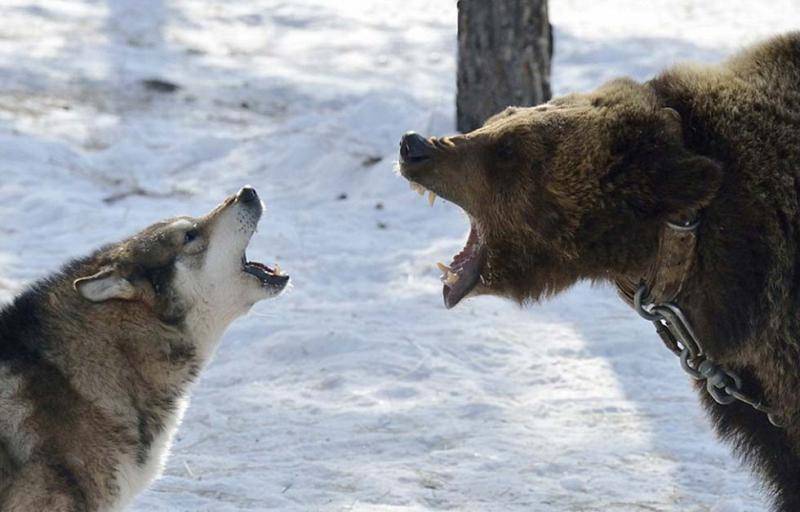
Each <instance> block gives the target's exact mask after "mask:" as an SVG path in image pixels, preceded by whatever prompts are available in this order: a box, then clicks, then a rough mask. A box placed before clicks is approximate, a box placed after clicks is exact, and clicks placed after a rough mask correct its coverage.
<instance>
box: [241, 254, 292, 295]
mask: <svg viewBox="0 0 800 512" xmlns="http://www.w3.org/2000/svg"><path fill="white" fill-rule="evenodd" d="M242 271H243V272H246V273H248V274H250V275H252V276H255V277H257V278H258V280H259V281H261V284H262V285H264V286H273V287H280V288H282V287H283V286H285V285H286V283H287V282H288V281H289V275H288V274H284V273H283V272H281V267H280V266H279V265H278V264H275V267H274V268H273V267H269V266H267V265H265V264H263V263H259V262H257V261H247V255H246V254H242Z"/></svg>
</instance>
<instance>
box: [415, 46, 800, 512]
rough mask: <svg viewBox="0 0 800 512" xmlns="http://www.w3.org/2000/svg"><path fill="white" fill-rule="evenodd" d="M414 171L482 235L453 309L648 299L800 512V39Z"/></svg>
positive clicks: (486, 137)
mask: <svg viewBox="0 0 800 512" xmlns="http://www.w3.org/2000/svg"><path fill="white" fill-rule="evenodd" d="M400 172H401V174H402V175H403V176H404V177H405V178H407V179H408V180H409V181H410V182H411V184H412V188H415V189H417V190H418V191H420V192H424V191H425V190H427V191H430V193H431V194H433V196H432V198H433V197H435V196H436V195H438V196H441V197H443V198H444V199H446V200H448V201H451V202H453V203H455V204H457V205H458V206H460V207H461V208H462V209H463V210H464V211H465V212H466V213H467V215H468V217H469V219H470V221H471V224H472V229H471V232H470V235H469V238H468V240H467V243H466V246H465V248H464V249H463V251H461V252H460V253H459V254H458V255H456V256H455V257H454V259H453V262H452V263H451V264H450V265H440V266H441V268H442V270H443V272H444V274H445V275H444V276H443V281H444V301H445V305H446V306H447V307H448V308H449V307H453V306H455V305H456V304H458V302H459V301H460V300H462V299H463V298H464V297H466V296H471V295H478V294H494V295H501V296H506V297H510V298H513V299H515V300H517V301H519V302H520V303H524V302H529V301H536V300H539V299H541V298H543V297H547V296H551V295H553V294H556V293H558V292H560V291H562V290H564V289H566V288H567V287H569V286H570V285H572V284H573V283H575V282H576V281H579V280H583V279H589V280H593V281H610V282H614V283H617V284H618V286H619V287H620V289H621V291H623V292H624V294H625V295H626V296H627V298H628V299H630V300H631V302H633V299H634V291H635V292H637V293H636V294H635V299H636V305H637V307H638V309H639V311H640V313H641V314H642V315H643V316H646V317H648V318H649V319H651V320H655V323H656V325H657V327H659V329H660V331H661V332H660V334H661V335H662V337H663V338H664V339H665V341H666V342H667V343H668V345H669V346H670V348H672V349H673V350H675V351H676V353H682V354H683V355H684V358H683V362H684V363H685V364H686V366H687V367H688V368H687V371H690V373H691V372H694V375H695V376H696V378H698V379H701V380H698V389H699V390H700V391H701V396H702V400H703V402H704V404H705V406H706V407H707V408H708V411H709V413H710V416H711V418H712V420H713V423H714V425H715V427H716V430H717V432H718V433H719V435H720V436H721V437H722V438H723V439H725V440H727V441H728V442H730V443H731V444H732V445H733V447H734V448H735V449H736V451H737V453H738V454H740V455H741V456H742V457H743V458H744V459H745V460H746V461H747V462H748V463H749V464H750V465H752V466H753V467H754V468H755V469H756V470H758V472H759V473H760V474H761V475H762V476H763V477H764V478H765V479H766V481H767V483H768V484H769V487H770V488H771V490H772V491H773V493H774V497H775V506H776V510H780V511H784V512H788V511H798V510H800V423H798V418H799V416H800V247H799V246H798V244H799V243H800V216H798V206H799V205H798V200H799V199H800V32H798V33H791V34H788V35H785V36H781V37H776V38H774V39H771V40H769V41H767V42H765V43H763V44H759V45H757V46H755V47H752V48H750V49H748V50H746V51H744V52H742V53H740V54H739V55H737V56H735V57H733V58H732V59H730V60H728V61H727V62H725V63H723V64H720V65H713V66H700V65H681V66H677V67H674V68H672V69H669V70H667V71H665V72H663V73H662V74H660V75H659V76H657V77H656V78H654V79H652V80H650V81H648V82H645V83H637V82H635V81H633V80H629V79H618V80H614V81H612V82H610V83H607V84H605V85H603V86H602V87H600V88H599V89H598V90H596V91H594V92H591V93H587V94H570V95H567V96H564V97H561V98H557V99H554V100H552V101H550V102H548V103H546V104H544V105H540V106H536V107H530V108H513V107H511V108H508V109H506V110H505V111H504V112H502V113H500V114H498V115H496V116H494V117H492V118H490V119H489V120H488V121H487V122H486V124H485V125H484V126H483V127H482V128H480V129H478V130H475V131H473V132H471V133H468V134H465V135H458V136H453V137H443V138H430V139H425V138H423V137H421V136H419V135H417V134H414V133H408V134H406V135H405V136H404V137H403V139H402V141H401V148H400ZM654 281H656V282H654ZM658 281H660V282H658ZM670 308H672V309H670ZM667 310H669V311H667ZM659 311H660V312H663V314H664V315H666V316H663V315H662V316H659V315H657V314H655V313H658V312H659ZM670 311H672V316H670V314H668V313H670ZM695 342H696V344H697V346H694V347H692V345H693V344H694V343H695ZM706 378H707V380H703V379H706ZM707 387H708V389H709V390H710V393H707V392H706V389H707ZM739 399H743V400H744V401H741V400H739ZM747 402H749V403H747ZM723 404H724V405H723ZM767 413H769V414H767Z"/></svg>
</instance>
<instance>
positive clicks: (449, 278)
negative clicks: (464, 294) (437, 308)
mask: <svg viewBox="0 0 800 512" xmlns="http://www.w3.org/2000/svg"><path fill="white" fill-rule="evenodd" d="M459 277H460V276H459V275H458V274H456V273H455V272H447V275H446V276H445V278H444V282H445V284H446V285H448V286H450V287H453V286H455V284H456V283H457V282H458V278H459Z"/></svg>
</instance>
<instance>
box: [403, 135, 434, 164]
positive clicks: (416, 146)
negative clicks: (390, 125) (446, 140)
mask: <svg viewBox="0 0 800 512" xmlns="http://www.w3.org/2000/svg"><path fill="white" fill-rule="evenodd" d="M433 149H434V147H433V144H431V143H430V142H428V141H427V140H426V139H425V137H423V136H422V135H420V134H418V133H414V132H408V133H406V134H405V135H403V138H402V139H400V160H402V161H403V162H418V161H420V160H427V159H428V158H430V157H431V155H432V153H433Z"/></svg>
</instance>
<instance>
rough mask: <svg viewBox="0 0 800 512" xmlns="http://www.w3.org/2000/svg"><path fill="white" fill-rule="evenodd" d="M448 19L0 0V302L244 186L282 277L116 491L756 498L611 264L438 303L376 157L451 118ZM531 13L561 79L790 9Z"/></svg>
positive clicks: (607, 6) (348, 5)
mask: <svg viewBox="0 0 800 512" xmlns="http://www.w3.org/2000/svg"><path fill="white" fill-rule="evenodd" d="M455 16H456V6H455V2H454V1H452V0H438V1H433V0H406V1H404V2H397V1H392V0H374V1H333V0H291V1H278V0H271V1H269V0H261V1H253V0H225V1H224V2H219V1H213V0H170V1H167V0H106V1H99V0H93V1H85V2H79V1H67V0H48V1H47V2H32V1H23V0H3V2H2V5H0V19H2V20H3V23H2V24H0V147H2V158H0V176H2V182H0V292H1V293H2V296H3V297H4V298H5V299H8V298H10V297H11V296H12V295H13V293H14V292H15V291H17V290H19V288H20V287H21V286H24V284H25V283H27V282H30V281H31V280H33V279H35V278H37V277H40V276H43V275H45V274H46V273H48V272H50V271H51V270H53V269H55V268H56V267H57V266H59V265H60V264H61V263H62V262H64V261H65V260H67V259H68V258H70V257H72V256H77V255H81V254H84V253H86V252H88V251H89V250H91V249H92V248H94V247H96V246H97V245H98V244H100V243H103V242H107V241H112V240H116V239H119V238H122V237H124V236H126V235H127V234H130V233H132V232H134V231H136V230H138V229H140V228H141V227H143V226H145V225H147V224H149V223H150V222H152V221H155V220H157V219H159V218H162V217H166V216H170V215H174V214H177V213H189V214H199V213H202V212H204V211H206V210H207V209H209V208H211V207H212V206H213V205H214V204H216V202H218V201H219V200H220V199H221V198H222V197H223V196H225V195H226V194H228V193H230V192H232V191H235V190H236V189H238V188H239V187H240V186H242V185H244V184H246V183H250V184H252V185H254V186H255V187H257V188H258V190H259V192H260V193H261V194H262V196H263V197H265V198H266V200H267V203H268V216H267V218H266V219H265V220H264V221H263V223H262V226H261V231H260V233H259V234H258V235H257V236H256V238H255V239H254V242H253V245H252V246H251V250H250V255H251V256H252V257H254V258H259V259H264V260H278V261H280V263H281V265H282V266H283V268H285V269H286V270H287V271H289V272H290V273H291V274H292V276H293V282H294V288H293V290H292V291H291V292H290V293H288V294H286V295H285V296H283V297H282V298H280V299H278V300H275V301H267V302H264V303H261V304H259V305H258V306H257V307H256V308H255V309H254V310H253V312H252V313H251V314H250V315H249V316H248V317H246V318H244V319H241V320H240V321H238V322H237V323H236V324H235V325H234V326H233V327H232V328H231V329H230V331H229V332H228V334H227V336H226V339H225V341H224V344H223V345H222V347H221V349H220V351H219V352H218V355H217V358H216V360H215V361H214V363H213V364H212V365H211V366H210V368H209V369H208V371H207V372H206V373H205V375H204V376H203V378H202V379H201V381H200V382H199V384H198V385H197V386H196V387H195V390H194V396H193V400H192V405H191V407H190V409H189V411H188V414H187V417H186V420H185V421H184V424H183V425H182V427H181V430H180V432H179V434H178V437H177V442H176V444H175V446H174V449H173V453H172V456H171V458H170V460H169V465H168V467H167V469H166V472H165V476H164V477H163V478H162V479H161V480H159V481H158V482H157V483H156V484H155V485H154V486H153V487H152V488H151V489H150V490H149V491H148V492H146V493H145V494H143V495H142V496H140V498H139V499H138V500H137V502H136V506H135V507H134V510H137V511H139V512H144V511H223V512H227V511H244V510H248V511H251V510H287V511H381V512H389V511H391V512H400V511H403V512H407V511H422V510H460V511H516V510H520V511H522V510H525V511H529V510H536V511H582V510H586V511H588V510H613V511H618V510H619V511H681V512H683V511H709V510H710V511H712V512H744V511H756V510H763V508H764V507H765V503H766V502H765V500H764V498H763V496H762V495H761V493H760V490H759V486H758V484H757V483H756V482H755V480H753V479H752V478H751V477H750V476H749V474H748V473H747V471H745V470H744V469H742V468H741V467H740V465H739V463H738V462H736V461H735V460H734V459H733V458H732V457H731V456H730V455H729V451H728V449H727V447H725V446H723V445H721V444H720V443H718V442H717V441H716V440H715V439H714V436H713V435H712V434H711V433H710V431H709V428H708V425H707V422H706V420H705V418H704V417H703V415H702V413H701V411H700V409H699V407H698V405H697V403H696V398H695V396H694V395H693V392H692V391H691V389H690V385H689V383H688V382H687V379H686V378H685V377H684V376H683V374H682V373H681V371H680V369H679V368H678V365H677V363H676V361H675V360H674V358H673V356H672V355H671V354H669V353H668V352H667V351H666V350H664V349H663V347H662V346H661V345H660V342H659V341H658V340H657V337H656V336H655V334H654V333H653V332H652V328H651V327H650V326H649V325H647V324H646V323H645V322H642V321H641V320H639V319H638V318H637V317H636V316H635V315H634V314H633V312H632V311H630V310H628V309H627V308H626V307H625V306H624V305H623V304H622V303H621V301H619V300H618V299H617V298H616V296H615V294H614V292H613V291H612V290H611V289H609V288H589V287H588V286H584V285H582V286H578V287H576V288H574V289H573V290H572V291H570V292H569V293H566V294H564V295H562V296H560V297H559V298H557V299H555V300H552V301H550V302H548V303H546V304H543V305H539V306H535V307H532V308H528V309H520V308H518V307H517V306H515V305H513V304H511V303H509V302H506V301H502V300H498V299H493V298H480V299H475V300H470V301H466V302H465V303H463V304H462V305H460V306H459V307H458V308H457V309H455V310H453V311H446V310H445V309H444V307H443V306H442V305H441V296H440V284H439V281H438V274H439V273H438V271H437V270H436V268H435V265H434V263H435V262H436V261H437V260H444V261H447V260H448V259H449V257H450V256H451V255H452V254H453V253H454V252H456V251H457V250H458V249H459V248H460V246H461V243H462V242H463V239H464V236H465V234H466V231H467V224H466V222H465V220H464V219H463V217H462V214H461V213H460V212H459V211H458V209H457V208H455V207H453V206H452V205H448V204H444V203H437V205H436V206H435V207H434V208H433V209H430V208H428V207H427V206H426V205H425V204H424V202H423V201H422V200H420V199H419V198H418V197H417V196H416V195H415V194H413V193H412V192H411V191H409V190H408V188H407V186H406V184H405V183H404V182H403V181H402V180H401V179H399V178H398V177H397V176H396V175H395V174H394V173H393V172H392V164H393V160H394V159H395V153H396V148H397V140H398V138H399V136H400V134H402V133H403V132H404V131H406V130H408V129H414V130H416V131H419V132H422V133H436V134H441V133H447V132H451V131H452V130H453V104H454V92H455V90H454V89H455V88H454V82H455V80H454V65H455V64H454V62H455V30H456V23H455ZM551 16H552V21H553V23H554V25H555V27H556V38H555V43H556V59H555V63H554V77H553V79H554V84H555V92H556V93H559V94H560V93H565V92H568V91H572V90H586V89H590V88H593V87H596V86H597V85H599V84H600V83H601V82H602V81H604V80H606V79H608V78H611V77H614V76H617V75H623V74H627V75H632V76H634V77H636V78H639V79H645V78H647V77H649V76H651V75H652V74H653V73H655V72H657V71H658V70H659V69H661V68H662V67H665V66H667V65H669V64H670V63H672V62H674V61H677V60H683V59H697V60H701V61H714V60H717V59H719V58H720V57H722V56H724V55H726V54H728V53H729V52H731V51H733V50H735V49H736V48H739V47H740V46H742V45H744V44H746V43H748V42H751V41H752V40H754V39H757V38H761V37H763V36H766V35H769V34H771V33H776V32H780V31H783V30H787V29H791V28H792V27H796V26H798V25H800V8H798V7H797V5H796V2H794V1H790V0H782V1H769V2H752V1H749V0H748V1H744V0H704V1H702V2H700V1H697V2H691V1H687V0H679V1H678V0H655V1H648V2H641V1H634V0H610V1H597V0H594V1H593V0H554V1H553V2H551ZM152 78H160V79H166V80H169V81H173V82H175V83H177V84H179V85H180V86H181V89H179V90H178V91H176V92H174V93H171V94H170V93H159V92H154V91H149V90H146V89H145V88H143V87H142V85H141V82H140V81H141V80H143V79H152ZM344 195H346V199H340V197H344Z"/></svg>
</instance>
